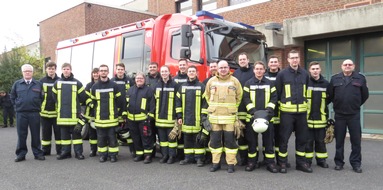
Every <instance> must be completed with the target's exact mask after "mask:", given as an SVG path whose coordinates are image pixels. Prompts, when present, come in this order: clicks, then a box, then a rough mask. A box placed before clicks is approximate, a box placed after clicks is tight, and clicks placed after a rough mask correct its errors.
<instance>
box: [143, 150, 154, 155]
mask: <svg viewBox="0 0 383 190" xmlns="http://www.w3.org/2000/svg"><path fill="white" fill-rule="evenodd" d="M152 152H153V149H150V150H144V154H151V153H152Z"/></svg>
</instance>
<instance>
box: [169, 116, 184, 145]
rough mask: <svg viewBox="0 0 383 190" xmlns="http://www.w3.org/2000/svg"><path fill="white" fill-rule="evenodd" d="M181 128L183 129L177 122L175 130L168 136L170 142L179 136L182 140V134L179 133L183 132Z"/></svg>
mask: <svg viewBox="0 0 383 190" xmlns="http://www.w3.org/2000/svg"><path fill="white" fill-rule="evenodd" d="M180 128H181V126H180V125H179V124H178V122H177V121H176V122H175V123H174V127H173V129H172V130H171V131H170V133H169V135H168V137H169V139H170V140H174V139H176V138H177V136H178V137H179V138H181V133H180V132H179V131H181V130H180Z"/></svg>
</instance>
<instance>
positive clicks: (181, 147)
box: [177, 144, 185, 149]
mask: <svg viewBox="0 0 383 190" xmlns="http://www.w3.org/2000/svg"><path fill="white" fill-rule="evenodd" d="M184 148H185V145H184V144H177V149H184Z"/></svg>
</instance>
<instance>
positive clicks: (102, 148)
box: [97, 147, 108, 152]
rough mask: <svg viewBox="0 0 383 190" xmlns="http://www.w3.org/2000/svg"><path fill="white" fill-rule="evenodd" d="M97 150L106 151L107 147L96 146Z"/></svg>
mask: <svg viewBox="0 0 383 190" xmlns="http://www.w3.org/2000/svg"><path fill="white" fill-rule="evenodd" d="M97 151H98V152H107V151H108V147H97Z"/></svg>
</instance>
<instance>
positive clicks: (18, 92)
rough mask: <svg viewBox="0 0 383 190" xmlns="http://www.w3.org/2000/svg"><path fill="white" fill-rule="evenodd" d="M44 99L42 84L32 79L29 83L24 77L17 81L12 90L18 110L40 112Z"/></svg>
mask: <svg viewBox="0 0 383 190" xmlns="http://www.w3.org/2000/svg"><path fill="white" fill-rule="evenodd" d="M42 101H43V86H42V84H41V83H40V82H39V81H37V80H35V79H31V83H30V84H29V85H28V84H27V83H25V80H24V79H20V80H18V81H16V82H15V83H14V84H13V86H12V90H11V102H12V104H13V105H14V107H15V111H16V112H40V111H41V103H42Z"/></svg>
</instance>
